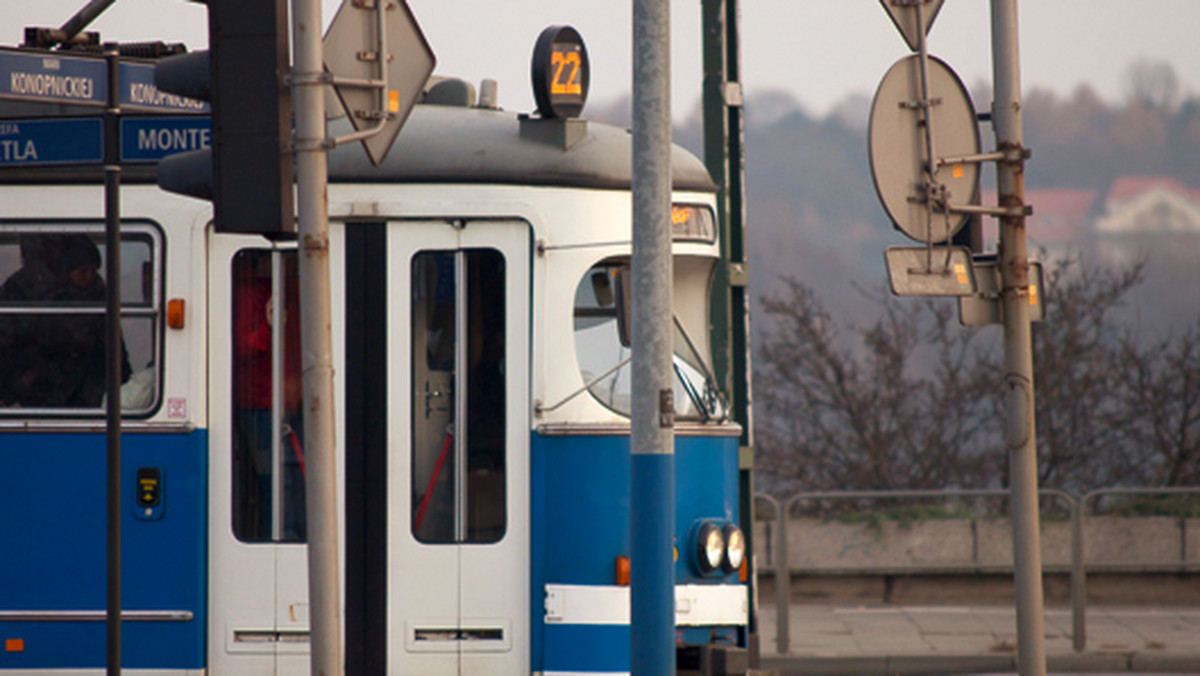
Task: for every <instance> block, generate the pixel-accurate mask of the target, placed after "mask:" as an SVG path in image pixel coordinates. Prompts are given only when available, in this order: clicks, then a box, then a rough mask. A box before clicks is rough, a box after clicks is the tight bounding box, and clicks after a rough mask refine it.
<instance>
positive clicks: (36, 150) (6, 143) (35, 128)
mask: <svg viewBox="0 0 1200 676" xmlns="http://www.w3.org/2000/svg"><path fill="white" fill-rule="evenodd" d="M103 159H104V124H103V122H102V121H101V120H100V118H98V117H74V118H59V119H54V120H48V119H47V120H0V167H16V166H53V165H58V164H85V163H98V162H101V161H102V160H103Z"/></svg>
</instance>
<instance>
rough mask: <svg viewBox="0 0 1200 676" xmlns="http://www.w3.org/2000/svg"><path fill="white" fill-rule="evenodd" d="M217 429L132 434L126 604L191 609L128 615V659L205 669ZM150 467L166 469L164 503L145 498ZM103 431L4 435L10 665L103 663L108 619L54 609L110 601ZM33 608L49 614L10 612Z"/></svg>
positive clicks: (130, 608) (125, 478)
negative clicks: (69, 617)
mask: <svg viewBox="0 0 1200 676" xmlns="http://www.w3.org/2000/svg"><path fill="white" fill-rule="evenodd" d="M207 445H208V444H207V435H206V433H205V432H203V431H197V432H191V433H186V434H184V433H180V434H126V435H123V436H122V440H121V454H122V462H121V486H122V491H121V514H122V518H121V531H122V553H121V586H122V606H123V608H124V610H125V612H126V613H131V612H138V611H182V612H186V613H191V619H188V620H178V619H170V618H166V617H156V618H153V619H145V620H126V621H124V622H123V623H122V628H121V632H122V643H121V645H122V663H123V666H125V667H128V668H135V669H201V668H203V667H204V664H205V662H204V660H205V649H204V646H205V627H206V626H207V621H206V617H205V608H206V602H205V599H206V575H207V573H206V568H205V565H206V564H205V561H206V559H207V535H206V533H207V524H206V513H207V505H206V500H207V488H206V487H207V473H208V462H207V450H206V449H207ZM139 468H155V469H157V470H158V473H159V476H160V486H159V501H160V502H159V504H158V505H157V506H155V507H150V508H149V512H147V507H142V506H139V505H138V504H137V499H136V496H137V493H136V491H137V474H138V470H139ZM106 482H107V479H106V441H105V436H104V435H103V434H66V433H64V434H48V433H47V434H42V433H36V434H24V433H23V434H0V514H2V515H3V516H2V517H0V518H2V520H3V521H2V523H0V532H2V533H3V542H4V545H3V552H4V553H3V555H2V556H0V638H2V639H5V640H6V643H5V645H6V648H7V649H6V650H5V652H0V669H47V668H55V669H87V668H92V669H95V668H103V667H104V665H105V660H106V625H105V622H104V621H103V619H100V620H99V621H95V620H91V621H63V620H61V619H56V618H54V616H53V614H54V613H55V612H61V611H91V612H90V613H89V615H90V616H92V617H95V615H96V613H97V612H100V613H103V611H104V609H105V607H106V593H107V592H106V583H107V573H106V570H107V524H106V504H107V503H106V500H107V490H106ZM13 612H17V613H26V614H32V615H34V616H36V617H40V618H42V619H40V620H39V621H27V620H23V619H21V620H16V621H13V620H12V619H11V616H10V619H6V618H5V617H4V615H5V614H9V613H13Z"/></svg>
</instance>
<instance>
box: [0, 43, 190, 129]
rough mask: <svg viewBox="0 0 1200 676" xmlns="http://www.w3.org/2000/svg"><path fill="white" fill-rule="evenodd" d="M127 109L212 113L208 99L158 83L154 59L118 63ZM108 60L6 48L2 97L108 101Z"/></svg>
mask: <svg viewBox="0 0 1200 676" xmlns="http://www.w3.org/2000/svg"><path fill="white" fill-rule="evenodd" d="M118 78H119V79H120V83H121V87H120V99H121V101H120V103H121V107H122V109H128V110H134V111H140V112H164V113H168V112H175V113H207V112H209V108H208V104H207V103H205V102H203V101H197V100H195V99H189V98H187V97H183V96H177V95H175V94H168V93H167V92H161V91H159V90H158V88H157V87H155V86H154V63H153V62H150V61H146V62H140V61H122V62H121V63H120V65H119V66H118ZM107 93H108V65H107V64H106V63H105V60H104V57H101V56H74V55H70V56H68V55H65V54H60V53H58V52H33V51H27V50H14V49H0V99H11V100H16V101H40V102H46V103H63V104H72V105H79V106H96V107H102V106H104V105H106V103H107V102H106V101H105V96H106V95H107Z"/></svg>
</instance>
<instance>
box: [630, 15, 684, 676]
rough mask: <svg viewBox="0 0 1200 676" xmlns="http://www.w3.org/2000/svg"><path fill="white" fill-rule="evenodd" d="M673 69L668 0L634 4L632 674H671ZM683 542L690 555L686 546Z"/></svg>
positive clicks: (673, 659) (673, 489)
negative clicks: (671, 68)
mask: <svg viewBox="0 0 1200 676" xmlns="http://www.w3.org/2000/svg"><path fill="white" fill-rule="evenodd" d="M670 63H671V51H670V7H669V5H668V3H667V0H634V2H633V110H634V117H633V262H632V273H633V275H632V276H633V299H632V300H633V382H632V386H633V393H632V395H633V401H632V404H633V418H632V421H631V423H632V429H631V437H632V438H631V440H630V443H631V451H632V461H631V463H630V466H631V467H630V472H631V488H632V497H631V505H630V507H631V512H632V518H631V525H630V529H631V533H630V536H631V537H630V539H631V552H630V553H631V556H630V576H631V580H630V581H631V589H630V596H631V632H630V633H631V640H630V653H631V654H630V658H631V659H630V661H631V667H632V673H633V675H634V676H660V675H661V674H673V673H675V579H674V549H673V545H674V542H673V540H674V530H675V528H674V525H675V523H674V522H675V504H674V503H675V486H674V482H675V430H674V425H675V406H674V396H673V393H672V387H673V378H672V369H671V358H672V354H673V352H674V350H673V349H672V344H673V341H672V338H673V324H672V321H671V316H672V310H671V277H672V275H671V231H670V222H671V164H670V162H671V88H670V84H671V71H670ZM680 544H681V547H680V548H681V549H683V550H684V551H685V552H686V546H684V545H683V543H680Z"/></svg>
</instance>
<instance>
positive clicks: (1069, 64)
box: [0, 0, 1200, 116]
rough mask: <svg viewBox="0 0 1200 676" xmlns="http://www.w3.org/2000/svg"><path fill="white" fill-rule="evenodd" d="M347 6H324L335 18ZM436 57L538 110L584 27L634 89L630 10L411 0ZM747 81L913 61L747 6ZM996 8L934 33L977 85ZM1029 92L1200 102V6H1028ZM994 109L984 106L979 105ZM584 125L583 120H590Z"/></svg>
mask: <svg viewBox="0 0 1200 676" xmlns="http://www.w3.org/2000/svg"><path fill="white" fill-rule="evenodd" d="M85 4H86V0H36V1H32V2H28V1H26V0H0V44H3V45H14V44H17V43H18V42H20V41H21V39H22V28H23V27H24V26H27V25H40V26H60V25H62V24H63V23H65V21H66V20H67V19H68V18H69V17H70V16H71V15H72V14H74V13H75V12H76V11H77V10H78V9H79V8H80V7H83V6H84V5H85ZM338 4H340V3H338V2H336V1H335V0H325V2H324V5H323V6H324V12H325V16H326V20H327V21H328V20H329V19H330V18H332V16H333V14H334V12H335V11H336V9H337V5H338ZM409 6H410V7H411V8H412V10H413V13H414V14H415V15H416V17H417V20H418V22H419V23H420V25H421V27H422V29H423V30H424V32H425V35H426V37H427V39H428V40H429V42H430V44H431V45H432V47H433V50H434V52H435V54H436V55H437V58H438V67H437V72H438V73H441V74H453V75H458V76H462V77H464V78H466V79H468V80H470V81H473V82H475V83H478V81H479V80H481V79H483V78H493V79H496V80H498V81H499V83H500V103H501V105H502V106H503V107H505V108H509V109H514V110H519V111H525V110H529V109H531V108H532V107H533V104H532V100H533V97H532V94H531V93H530V86H529V57H530V53H531V51H532V48H533V43H534V40H535V39H536V37H537V35H538V33H539V32H540V31H541V29H542V28H543V27H545V26H548V25H551V24H570V25H573V26H574V27H575V28H577V29H578V30H579V32H580V33H581V34H582V35H583V38H584V41H585V43H586V44H587V48H588V52H589V54H590V56H591V60H592V93H591V100H592V101H594V102H607V101H611V100H612V99H615V98H617V97H618V96H620V95H622V94H623V93H625V92H628V91H629V90H630V89H631V87H630V85H629V80H630V75H629V73H630V61H631V59H630V49H631V47H630V42H631V39H630V36H631V33H632V28H631V26H630V17H631V14H632V9H631V8H632V2H630V1H622V0H409ZM741 7H742V42H743V45H742V54H743V56H742V59H743V71H742V81H743V83H744V85H745V88H746V90H747V92H749V93H751V94H752V93H754V92H755V91H762V90H765V89H783V90H787V91H789V92H791V93H792V94H793V95H794V96H795V97H796V99H797V100H799V101H800V102H801V103H802V104H804V105H805V107H807V108H808V109H809V110H810V111H811V112H813V113H816V114H824V113H826V112H828V110H829V109H830V107H831V106H833V105H834V104H836V103H837V102H838V101H840V100H841V99H843V98H844V97H845V96H846V95H847V94H850V93H853V92H860V93H866V94H870V93H873V92H874V90H875V87H876V85H877V84H878V83H879V80H880V78H882V77H883V74H884V73H885V72H886V71H887V69H888V67H889V66H890V65H891V64H892V63H893V62H894V61H896V60H897V59H899V58H900V57H903V56H905V55H907V54H908V47H907V46H906V45H905V43H904V41H903V40H902V39H901V37H900V35H899V33H898V32H897V31H896V30H895V29H894V28H893V26H892V24H891V21H890V20H889V19H888V17H887V15H886V13H885V11H884V9H883V7H881V6H880V3H879V1H878V0H742V2H741ZM989 7H990V2H988V1H987V0H946V3H945V5H944V6H943V8H942V11H941V14H940V16H939V17H938V19H937V22H936V23H935V24H934V26H933V29H932V31H931V32H930V36H929V45H930V52H931V53H933V54H935V55H937V56H940V57H942V58H943V59H944V60H945V61H946V62H947V63H949V64H950V65H951V67H953V68H954V69H955V70H957V71H958V72H959V74H960V76H961V77H962V79H963V80H964V81H965V82H966V83H967V84H968V86H970V85H973V84H974V83H976V82H978V81H988V80H990V79H991V57H990V53H991V48H990V29H989V21H990V18H989ZM1019 14H1020V20H1021V35H1020V40H1021V45H1020V46H1021V64H1022V74H1021V78H1022V83H1023V85H1024V88H1025V89H1026V91H1028V90H1029V89H1030V88H1032V87H1048V88H1051V89H1054V90H1056V91H1058V92H1060V93H1064V94H1066V93H1069V92H1070V91H1071V90H1073V89H1074V88H1075V87H1076V86H1078V85H1079V84H1080V83H1085V82H1086V83H1088V84H1090V85H1092V86H1093V87H1094V88H1095V89H1096V90H1097V91H1099V92H1100V94H1101V95H1102V96H1103V97H1104V98H1106V99H1108V100H1110V101H1118V100H1119V99H1120V98H1121V95H1122V92H1123V84H1122V76H1123V75H1124V72H1125V68H1126V66H1127V65H1128V64H1129V63H1130V62H1132V61H1133V60H1135V59H1139V58H1148V59H1152V60H1161V61H1166V62H1168V63H1170V64H1172V65H1173V66H1174V67H1175V71H1176V73H1177V75H1178V76H1179V78H1180V84H1181V88H1182V93H1193V94H1200V40H1197V39H1196V38H1195V31H1196V30H1197V28H1198V27H1200V1H1197V0H1141V1H1137V0H1023V1H1022V2H1020V3H1019ZM671 18H672V25H673V31H672V35H673V37H672V52H673V55H674V56H673V76H672V81H673V89H674V96H673V98H674V104H673V105H674V108H675V112H676V115H677V116H682V115H685V114H686V113H687V112H689V111H690V110H691V109H692V108H693V106H694V105H695V104H696V102H697V101H698V100H699V92H700V67H701V64H700V0H687V1H683V0H672V2H671ZM206 26H207V19H206V9H205V7H204V6H203V5H199V4H194V3H190V2H184V0H117V2H116V4H115V5H114V6H113V7H112V8H110V9H109V10H108V11H107V12H106V13H105V14H104V15H103V16H102V17H101V18H100V19H98V20H97V22H96V23H95V24H94V25H93V26H92V27H91V29H92V30H99V31H101V33H102V37H103V38H104V39H106V40H122V41H132V40H150V39H163V40H167V41H181V42H185V43H187V44H188V45H189V47H191V48H193V49H198V48H202V47H203V46H204V45H205V43H206V42H207V27H206ZM985 105H986V104H985V102H977V106H978V107H979V108H983V107H984V106H985ZM585 115H586V113H585Z"/></svg>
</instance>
